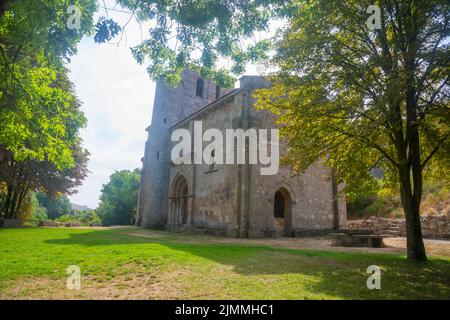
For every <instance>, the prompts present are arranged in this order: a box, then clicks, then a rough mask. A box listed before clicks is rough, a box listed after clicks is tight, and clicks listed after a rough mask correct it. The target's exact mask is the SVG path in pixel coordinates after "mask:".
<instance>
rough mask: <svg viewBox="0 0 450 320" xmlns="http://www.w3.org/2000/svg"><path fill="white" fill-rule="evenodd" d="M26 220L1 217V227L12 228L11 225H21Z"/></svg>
mask: <svg viewBox="0 0 450 320" xmlns="http://www.w3.org/2000/svg"><path fill="white" fill-rule="evenodd" d="M23 223H24V221H23V220H22V219H1V220H0V227H5V228H11V227H21V226H22V225H23Z"/></svg>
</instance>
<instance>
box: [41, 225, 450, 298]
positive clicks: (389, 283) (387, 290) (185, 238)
mask: <svg viewBox="0 0 450 320" xmlns="http://www.w3.org/2000/svg"><path fill="white" fill-rule="evenodd" d="M128 231H129V230H128ZM126 232H127V230H120V229H118V230H114V229H113V230H95V231H89V232H82V233H69V237H68V238H63V239H50V240H46V241H45V242H46V243H49V244H57V245H82V246H88V247H91V246H109V245H127V246H124V247H123V248H121V249H120V250H122V251H123V252H126V251H129V250H132V249H134V248H137V247H135V246H139V252H140V253H141V254H143V255H144V257H142V258H149V259H151V258H152V256H151V255H150V254H148V252H150V251H151V250H150V251H148V250H149V249H150V248H151V245H154V244H156V245H160V246H163V247H166V248H169V249H171V250H175V251H177V252H180V253H183V254H188V255H192V256H196V257H200V258H203V259H207V260H209V261H213V262H216V263H219V264H221V265H226V266H231V267H232V271H233V272H235V273H237V274H239V275H244V276H249V277H250V276H255V275H259V276H262V277H265V276H274V277H275V279H279V281H280V282H282V283H285V284H286V286H291V285H292V286H293V288H295V282H296V281H297V278H296V276H298V275H301V276H302V277H307V278H310V279H314V281H311V282H310V283H308V290H309V291H312V292H320V293H323V294H327V295H330V296H336V297H339V298H357V299H358V298H360V299H404V298H405V297H407V298H410V299H427V298H430V299H431V298H441V299H448V298H449V297H450V261H448V260H444V259H431V260H430V261H428V262H412V261H407V260H406V259H405V258H404V257H403V256H399V255H394V254H387V253H386V254H380V253H347V252H335V251H314V250H298V249H286V248H279V247H271V246H265V245H252V244H236V243H202V242H201V237H198V238H196V239H197V240H196V241H189V239H190V238H189V235H186V234H184V235H177V234H168V233H165V232H160V233H155V236H154V237H151V238H144V237H138V236H132V235H129V234H126ZM208 240H210V239H208ZM114 250H115V251H117V250H119V249H117V247H116V248H115V249H114ZM146 250H147V251H146ZM146 252H147V253H146ZM153 253H154V251H153ZM172 254H173V253H172ZM176 255H177V254H173V259H174V261H177V262H180V263H183V260H181V261H180V257H176ZM185 257H187V256H185ZM153 258H155V257H154V256H153ZM168 259H169V260H170V259H171V256H170V254H169V256H168ZM181 259H183V255H181ZM370 265H376V266H379V267H380V268H381V277H382V278H381V280H382V289H381V290H369V289H368V288H367V286H366V281H367V278H368V277H369V276H370V275H371V274H369V273H367V268H368V267H369V266H370Z"/></svg>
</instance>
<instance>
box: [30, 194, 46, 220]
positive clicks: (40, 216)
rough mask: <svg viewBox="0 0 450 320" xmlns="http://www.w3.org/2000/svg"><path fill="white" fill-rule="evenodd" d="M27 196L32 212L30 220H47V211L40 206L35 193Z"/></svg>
mask: <svg viewBox="0 0 450 320" xmlns="http://www.w3.org/2000/svg"><path fill="white" fill-rule="evenodd" d="M29 196H30V203H31V210H32V216H31V218H32V219H34V220H44V221H45V220H48V216H47V209H46V208H45V207H44V206H42V205H41V204H40V202H39V200H38V198H37V195H36V192H30V195H29Z"/></svg>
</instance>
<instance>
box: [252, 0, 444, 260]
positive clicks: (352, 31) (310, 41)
mask: <svg viewBox="0 0 450 320" xmlns="http://www.w3.org/2000/svg"><path fill="white" fill-rule="evenodd" d="M372 2H373V1H361V0H357V1H356V0H355V1H351V0H349V1H325V0H313V1H308V2H298V3H297V5H298V9H297V11H296V13H295V14H294V17H293V19H292V21H291V22H290V24H289V27H288V28H287V29H286V30H285V31H284V32H283V35H282V37H281V39H279V42H278V44H277V46H278V49H277V52H276V55H275V57H274V59H273V60H272V65H273V66H275V67H276V68H278V71H277V72H275V73H274V74H273V77H272V79H273V81H274V86H273V87H272V88H271V89H267V90H261V91H260V92H259V93H258V94H257V95H256V98H257V99H258V106H259V107H260V108H268V109H270V110H272V111H273V112H274V113H276V114H279V115H280V117H279V123H280V125H281V134H282V135H283V136H285V137H286V139H287V140H288V143H289V150H288V155H287V160H288V161H289V162H291V163H292V164H293V167H294V168H295V169H298V170H302V169H304V168H306V167H307V166H308V165H310V164H311V163H312V162H314V161H316V159H318V158H322V159H324V162H325V163H326V164H327V165H328V166H330V167H331V168H333V169H334V172H335V174H336V178H338V179H340V180H341V181H345V180H355V179H358V178H362V177H363V176H364V175H366V174H367V172H368V171H369V169H370V168H373V167H380V168H383V170H384V176H385V178H387V179H391V180H392V181H394V182H396V184H397V185H398V186H399V191H400V196H401V203H402V207H403V210H404V213H405V218H406V233H407V257H408V259H414V260H426V253H425V248H424V245H423V240H422V234H421V226H420V215H419V211H420V202H421V196H422V180H423V172H424V170H427V169H428V170H431V169H433V168H436V167H438V166H439V165H440V166H441V167H442V168H443V169H444V170H448V168H449V166H448V164H449V155H450V145H449V139H448V137H449V134H450V121H449V120H450V116H449V115H450V113H449V93H450V92H449V85H448V81H449V70H450V65H449V61H450V52H449V42H448V39H449V27H450V26H449V18H450V10H449V9H450V8H449V3H448V1H444V0H442V1H440V0H429V1H420V0H417V1H415V0H386V1H381V0H380V1H375V3H376V4H377V5H378V6H379V8H380V9H381V15H380V18H381V25H380V28H379V29H375V30H373V31H371V30H370V29H369V28H368V27H367V25H366V22H367V20H368V18H369V14H367V13H366V9H367V8H368V7H369V5H371V4H372Z"/></svg>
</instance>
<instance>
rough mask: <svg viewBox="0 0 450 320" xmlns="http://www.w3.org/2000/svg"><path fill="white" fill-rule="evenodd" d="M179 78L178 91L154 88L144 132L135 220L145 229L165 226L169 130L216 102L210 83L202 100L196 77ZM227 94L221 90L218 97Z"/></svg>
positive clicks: (159, 85)
mask: <svg viewBox="0 0 450 320" xmlns="http://www.w3.org/2000/svg"><path fill="white" fill-rule="evenodd" d="M182 78H183V80H182V82H181V83H180V84H179V85H178V86H177V87H171V86H168V85H166V84H165V83H164V81H162V80H160V81H158V82H157V86H156V93H155V101H154V105H153V114H152V123H151V125H150V127H149V128H147V131H148V139H147V142H146V144H145V155H144V159H143V168H142V172H141V187H140V196H139V208H138V219H137V220H138V223H139V224H140V225H144V226H146V227H155V228H164V227H165V226H166V223H167V210H168V208H167V197H168V193H169V178H170V177H169V160H170V135H169V129H170V127H172V126H173V125H175V124H176V123H177V122H179V121H180V120H182V119H184V118H186V117H187V116H189V115H190V114H192V113H194V112H195V111H197V110H199V109H200V108H202V107H203V106H205V105H207V104H208V103H210V102H212V101H213V100H215V99H216V85H215V84H213V83H212V82H209V81H205V82H204V90H203V96H202V97H199V96H197V95H196V85H197V80H198V78H199V76H198V75H197V74H196V73H195V72H192V71H189V70H188V69H186V70H185V71H184V72H183V74H182ZM226 91H227V90H224V89H222V90H221V94H224V93H226Z"/></svg>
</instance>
